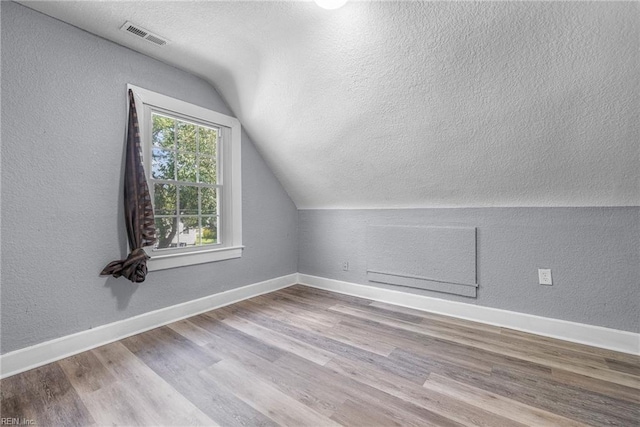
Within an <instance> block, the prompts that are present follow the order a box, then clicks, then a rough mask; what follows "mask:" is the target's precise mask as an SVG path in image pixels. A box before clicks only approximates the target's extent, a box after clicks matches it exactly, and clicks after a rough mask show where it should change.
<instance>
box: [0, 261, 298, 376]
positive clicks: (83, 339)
mask: <svg viewBox="0 0 640 427" xmlns="http://www.w3.org/2000/svg"><path fill="white" fill-rule="evenodd" d="M297 279H298V275H297V274H296V273H294V274H289V275H287V276H281V277H277V278H275V279H270V280H265V281H264V282H259V283H254V284H251V285H247V286H242V287H240V288H236V289H230V290H228V291H224V292H220V293H217V294H214V295H209V296H206V297H203V298H198V299H195V300H192V301H187V302H184V303H181V304H176V305H172V306H170V307H165V308H161V309H159V310H154V311H150V312H148V313H143V314H140V315H138V316H133V317H130V318H128V319H124V320H120V321H117V322H113V323H108V324H106V325H102V326H98V327H96V328H92V329H88V330H86V331H81V332H77V333H75V334H71V335H67V336H64V337H60V338H56V339H54V340H51V341H45V342H43V343H40V344H36V345H33V346H30V347H25V348H22V349H20V350H16V351H12V352H10V353H6V354H3V355H0V378H4V377H8V376H11V375H15V374H18V373H20V372H24V371H27V370H29V369H33V368H37V367H39V366H42V365H46V364H47V363H51V362H55V361H56V360H60V359H64V358H65V357H69V356H73V355H74V354H78V353H81V352H83V351H87V350H91V349H92V348H96V347H100V346H102V345H105V344H108V343H110V342H114V341H118V340H121V339H123V338H126V337H129V336H132V335H136V334H139V333H141V332H145V331H148V330H150V329H154V328H157V327H159V326H163V325H166V324H168V323H172V322H176V321H178V320H182V319H186V318H187V317H191V316H195V315H197V314H201V313H204V312H206V311H210V310H213V309H216V308H219V307H224V306H226V305H229V304H233V303H235V302H239V301H242V300H245V299H248V298H252V297H255V296H258V295H262V294H266V293H269V292H273V291H277V290H278V289H282V288H286V287H289V286H292V285H295V284H296V283H297Z"/></svg>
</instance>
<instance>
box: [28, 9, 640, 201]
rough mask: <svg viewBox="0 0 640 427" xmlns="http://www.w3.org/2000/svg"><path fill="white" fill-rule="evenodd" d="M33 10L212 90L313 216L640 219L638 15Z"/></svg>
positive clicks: (633, 12)
mask: <svg viewBox="0 0 640 427" xmlns="http://www.w3.org/2000/svg"><path fill="white" fill-rule="evenodd" d="M21 3H22V4H25V5H27V6H28V7H31V8H33V9H36V10H39V11H42V12H44V13H46V14H48V15H51V16H54V17H56V18H58V19H60V20H63V21H66V22H69V23H71V24H73V25H75V26H77V27H80V28H83V29H85V30H87V31H90V32H92V33H95V34H98V35H100V36H102V37H104V38H107V39H110V40H113V41H115V42H117V43H120V44H122V45H125V46H128V47H130V48H132V49H135V50H137V51H140V52H142V53H145V54H147V55H150V56H152V57H155V58H158V59H160V60H162V61H164V62H167V63H170V64H173V65H175V66H177V67H180V68H183V69H185V70H188V71H191V72H192V73H194V74H197V75H199V76H202V77H203V78H205V79H207V80H208V81H210V82H211V83H212V84H213V85H214V86H215V87H216V88H217V89H218V91H219V92H220V93H221V95H222V96H223V97H224V98H225V100H226V101H227V102H228V104H229V106H230V107H231V108H232V110H233V111H234V112H235V114H236V115H237V116H238V117H239V118H240V120H241V122H242V124H243V125H244V127H245V129H246V130H247V131H248V133H249V134H250V135H251V137H252V139H253V140H254V142H255V143H256V145H257V146H258V149H259V150H260V152H261V153H262V154H263V156H264V157H265V159H266V160H267V161H268V163H269V164H270V166H271V167H272V169H273V170H274V172H275V173H276V175H277V176H278V178H279V179H280V181H281V182H282V184H283V185H284V186H285V188H286V190H287V191H288V192H289V194H290V195H291V197H292V198H293V200H294V202H295V203H296V205H297V206H298V207H299V208H335V207H344V208H352V207H427V206H620V205H639V204H640V130H639V129H640V126H639V122H640V67H639V43H640V30H639V29H640V8H639V7H640V6H639V3H635V2H626V3H609V2H603V3H580V2H561V3H550V2H479V3H475V2H353V1H352V2H349V3H347V5H346V6H344V7H343V8H341V9H338V10H334V11H327V10H323V9H320V8H318V7H317V6H316V5H315V4H314V3H312V2H237V1H236V2H217V1H196V2H109V1H101V2H95V1H92V2H21ZM127 20H129V21H132V22H133V23H135V24H138V25H140V26H142V27H144V28H147V29H148V30H151V31H153V32H155V33H157V34H159V35H161V36H164V37H166V38H168V39H169V40H171V42H172V43H171V44H170V45H169V46H167V47H165V48H158V47H156V46H153V45H151V44H149V43H147V42H144V41H142V40H138V39H137V38H135V37H134V36H131V35H129V34H126V33H124V32H121V31H119V27H120V26H121V25H122V24H123V23H124V22H125V21H127Z"/></svg>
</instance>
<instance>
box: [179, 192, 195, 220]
mask: <svg viewBox="0 0 640 427" xmlns="http://www.w3.org/2000/svg"><path fill="white" fill-rule="evenodd" d="M180 215H198V187H189V186H186V185H184V186H180Z"/></svg>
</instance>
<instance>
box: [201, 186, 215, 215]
mask: <svg viewBox="0 0 640 427" xmlns="http://www.w3.org/2000/svg"><path fill="white" fill-rule="evenodd" d="M200 206H201V211H200V213H201V214H202V215H216V214H217V213H218V211H217V207H218V199H217V196H216V189H215V188H206V187H203V188H200Z"/></svg>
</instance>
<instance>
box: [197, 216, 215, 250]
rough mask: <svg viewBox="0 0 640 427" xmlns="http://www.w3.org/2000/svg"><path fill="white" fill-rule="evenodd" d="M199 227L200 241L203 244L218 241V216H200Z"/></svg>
mask: <svg viewBox="0 0 640 427" xmlns="http://www.w3.org/2000/svg"><path fill="white" fill-rule="evenodd" d="M201 224H202V228H201V229H200V242H201V244H203V245H212V244H215V243H218V217H216V216H209V217H202V219H201Z"/></svg>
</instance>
